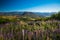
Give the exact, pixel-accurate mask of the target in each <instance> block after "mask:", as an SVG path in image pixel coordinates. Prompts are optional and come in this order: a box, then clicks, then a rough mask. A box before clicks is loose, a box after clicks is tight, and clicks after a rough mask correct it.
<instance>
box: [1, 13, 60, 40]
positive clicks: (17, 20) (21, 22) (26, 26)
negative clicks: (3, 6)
mask: <svg viewBox="0 0 60 40" xmlns="http://www.w3.org/2000/svg"><path fill="white" fill-rule="evenodd" d="M59 15H60V12H59V13H57V14H54V15H52V16H51V17H46V18H45V17H44V18H43V17H42V18H31V17H23V16H22V17H20V16H17V15H14V16H11V15H10V16H5V15H2V16H1V15H0V40H60V16H59Z"/></svg>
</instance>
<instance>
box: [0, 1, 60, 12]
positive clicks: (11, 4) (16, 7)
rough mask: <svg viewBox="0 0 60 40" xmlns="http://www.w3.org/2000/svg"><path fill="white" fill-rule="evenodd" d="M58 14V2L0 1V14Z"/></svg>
mask: <svg viewBox="0 0 60 40" xmlns="http://www.w3.org/2000/svg"><path fill="white" fill-rule="evenodd" d="M5 11H6V12H10V11H22V12H24V11H28V12H58V11H60V0H0V12H5Z"/></svg>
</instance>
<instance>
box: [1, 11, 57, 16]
mask: <svg viewBox="0 0 60 40" xmlns="http://www.w3.org/2000/svg"><path fill="white" fill-rule="evenodd" d="M55 13H56V12H50V13H49V12H43V13H42V12H0V15H19V16H32V17H47V16H51V15H52V14H55Z"/></svg>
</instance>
